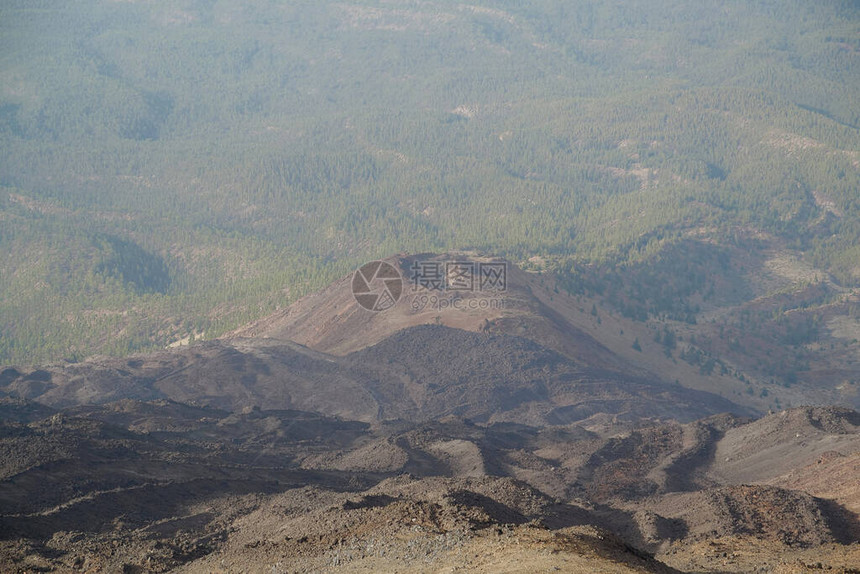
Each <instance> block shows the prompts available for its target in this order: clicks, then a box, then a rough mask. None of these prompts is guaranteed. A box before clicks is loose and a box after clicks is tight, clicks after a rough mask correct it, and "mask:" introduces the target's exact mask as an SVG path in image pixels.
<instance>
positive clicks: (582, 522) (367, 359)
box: [0, 268, 860, 572]
mask: <svg viewBox="0 0 860 574" xmlns="http://www.w3.org/2000/svg"><path fill="white" fill-rule="evenodd" d="M511 273H512V275H511V277H513V280H512V281H511V283H510V288H509V291H508V295H509V296H510V297H511V298H512V303H510V305H509V306H508V307H507V308H506V310H504V311H503V312H501V313H499V314H498V316H495V317H491V316H490V315H491V313H490V312H488V311H480V312H474V313H472V312H470V311H460V310H454V311H452V310H443V311H441V312H438V313H437V312H434V313H426V312H423V311H421V312H416V313H412V312H411V311H407V310H404V309H400V308H394V309H392V310H390V312H389V311H385V312H379V313H371V312H368V311H364V310H361V309H359V308H358V306H357V305H356V303H355V300H354V299H351V301H352V302H351V303H349V302H348V300H347V299H346V297H345V295H344V289H345V286H344V285H340V284H337V285H334V286H332V287H330V288H329V290H328V291H327V292H328V293H329V295H325V294H324V293H325V292H324V293H323V294H318V295H316V296H313V297H311V298H308V299H305V300H302V301H300V302H299V303H298V304H297V305H296V306H295V307H294V308H291V309H290V310H288V311H287V312H285V313H281V314H278V315H276V316H273V317H272V318H270V320H268V321H266V322H263V323H258V324H255V325H252V326H249V327H247V328H246V329H244V330H243V331H242V332H237V333H235V334H234V335H232V336H231V337H228V338H225V339H222V340H217V341H208V342H202V343H198V344H195V345H191V346H186V347H180V348H175V349H169V350H164V351H161V352H156V353H152V354H147V355H136V356H131V357H126V358H122V359H110V358H94V359H91V360H88V361H83V362H80V363H64V364H54V365H43V366H38V367H35V366H31V367H24V366H14V367H12V366H9V367H5V368H2V369H0V391H2V394H3V395H4V396H5V398H2V399H0V571H3V572H7V571H8V572H35V571H59V572H72V571H87V572H167V571H178V572H240V571H241V572H309V571H319V572H328V571H344V572H346V571H348V572H390V571H404V572H455V571H464V572H465V571H468V572H472V571H475V572H521V571H532V570H533V571H537V572H543V571H565V572H755V571H760V572H807V571H815V570H826V571H830V572H857V571H858V570H857V569H858V565H860V542H858V541H860V518H858V512H860V504H858V496H860V492H859V491H858V486H857V485H858V483H860V481H859V480H858V477H860V466H858V465H860V414H858V413H857V412H856V411H854V410H852V409H851V408H847V407H844V406H842V407H839V406H818V407H796V408H791V409H783V410H778V411H775V412H771V413H767V414H765V413H762V412H759V411H757V410H756V408H755V404H754V403H745V402H744V401H739V402H734V401H730V400H729V399H727V398H725V397H724V396H721V395H720V394H718V393H716V392H708V391H707V390H702V389H696V388H691V387H689V386H685V385H682V384H679V383H678V382H674V381H666V380H665V379H664V378H662V377H661V376H659V375H657V374H654V373H653V372H651V371H649V370H648V369H646V368H643V367H642V366H641V365H635V364H633V363H631V362H629V361H627V360H625V359H618V360H617V361H613V360H612V357H613V353H612V351H611V350H610V349H609V347H607V346H605V345H603V344H601V343H599V342H598V341H597V339H596V338H594V337H592V336H591V335H588V334H586V332H585V331H583V330H581V329H578V328H577V327H576V326H575V325H573V324H572V323H571V322H570V321H568V319H566V318H565V313H567V314H568V316H573V315H570V313H575V312H574V311H570V310H565V307H564V305H567V304H571V305H573V304H574V303H572V301H575V299H574V298H572V297H571V298H570V301H567V302H565V301H564V300H563V299H564V296H562V295H559V296H558V297H553V301H552V302H553V304H555V305H556V307H555V310H554V309H553V308H551V307H549V305H548V303H547V304H545V303H542V302H541V301H542V300H541V298H540V297H538V296H537V295H535V292H536V291H537V290H538V289H543V288H542V287H539V285H537V284H534V283H533V282H532V281H533V280H532V279H531V278H528V277H523V278H519V279H518V278H517V277H518V274H522V272H521V271H519V270H516V269H515V268H514V269H513V271H512V272H511ZM523 275H524V274H523ZM549 292H552V291H551V290H550V291H549ZM350 296H351V295H350ZM476 296H477V295H474V294H473V295H472V297H476ZM547 301H548V302H549V299H547ZM326 302H329V303H328V304H330V307H326V305H327V303H326ZM562 303H563V304H562ZM341 306H342V307H343V308H342V309H341ZM493 313H495V311H493ZM324 316H328V317H329V323H326V322H325V321H324V320H323V319H321V317H324ZM609 320H610V319H609V318H607V322H608V321H609ZM362 321H363V322H362ZM314 325H316V326H317V327H314ZM321 326H325V327H324V328H322V327H321ZM291 333H294V334H295V337H294V338H293V339H290V334H291ZM715 390H716V389H715Z"/></svg>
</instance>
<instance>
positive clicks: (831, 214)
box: [0, 0, 860, 363]
mask: <svg viewBox="0 0 860 574" xmlns="http://www.w3.org/2000/svg"><path fill="white" fill-rule="evenodd" d="M858 23H860V4H858V3H857V2H856V1H842V2H838V1H832V2H822V3H811V2H802V1H799V0H797V1H794V0H785V1H779V2H776V1H765V0H756V1H740V0H737V1H730V0H716V1H714V0H712V1H709V2H701V1H689V0H659V1H656V0H649V1H647V2H646V1H644V0H642V1H637V0H631V1H627V2H622V3H615V2H596V1H569V0H550V1H541V2H535V1H523V0H516V1H514V0H508V1H505V0H497V1H493V2H489V1H479V2H475V3H472V4H461V3H457V2H453V1H447V0H439V1H436V2H427V3H418V4H416V3H414V2H406V1H405V0H404V1H401V2H396V1H395V2H390V1H389V2H382V1H370V0H359V1H353V2H329V1H325V0H319V1H313V2H310V1H308V2H305V1H292V2H276V1H270V2H245V1H239V0H224V1H214V0H200V1H179V2H175V1H171V2H168V1H148V2H134V1H128V2H114V1H108V0H88V1H86V2H71V1H69V2H61V1H57V0H52V1H43V2H38V1H33V0H26V1H25V0H19V1H8V2H4V5H3V6H2V7H0V78H2V80H0V186H2V187H0V363H3V362H34V361H39V360H47V359H58V358H79V357H82V356H86V355H89V354H92V353H94V352H100V353H111V354H122V353H128V352H130V351H133V350H136V349H143V348H148V347H151V346H153V345H164V344H166V343H167V342H170V341H173V340H176V339H178V338H182V337H185V336H187V335H189V334H195V333H196V334H200V333H204V332H205V333H206V334H207V336H212V335H216V334H218V333H220V332H223V331H225V330H227V329H229V328H231V327H234V326H236V325H239V324H241V323H243V322H245V321H248V320H250V319H253V318H255V317H259V316H261V315H263V314H265V313H267V312H270V311H271V310H273V309H275V308H277V307H280V306H283V305H286V304H288V303H289V302H290V301H292V300H294V299H295V298H296V297H298V296H300V295H302V294H303V293H306V292H308V291H310V290H313V289H316V288H319V287H321V286H322V285H324V284H325V283H327V282H329V281H331V280H333V279H334V278H336V277H338V276H340V275H343V274H344V273H346V272H348V271H349V270H351V269H353V268H355V267H356V266H357V265H358V264H360V263H362V262H364V261H366V260H369V259H372V258H376V257H380V256H387V255H390V254H392V253H397V252H402V251H429V250H446V249H462V248H474V249H479V250H484V251H489V252H492V253H495V254H501V255H506V256H508V257H511V258H513V259H515V260H523V259H527V258H528V257H530V256H532V255H542V256H545V257H547V258H549V259H550V260H552V261H558V262H577V263H588V262H605V261H618V262H626V261H635V260H637V259H641V258H643V257H648V256H649V255H651V254H653V253H654V252H655V251H656V250H659V249H661V248H662V246H663V245H664V244H665V243H666V242H667V241H668V242H671V240H672V238H673V237H678V236H680V234H681V233H683V232H684V231H688V230H692V229H697V228H708V229H716V230H718V231H717V232H716V233H717V234H718V235H719V233H726V234H727V233H729V230H732V229H737V228H753V229H758V230H763V231H766V232H769V233H772V234H775V235H777V236H778V237H782V238H784V239H785V240H786V241H788V242H791V244H792V245H794V246H795V247H796V249H798V250H800V251H802V252H803V253H805V254H806V256H807V257H808V258H809V259H810V260H811V261H813V262H814V263H815V264H816V265H818V266H820V267H822V268H825V269H827V270H828V271H829V272H831V273H832V274H833V275H834V277H835V278H836V279H837V280H838V281H840V282H842V283H844V284H846V285H849V284H850V285H857V284H860V264H858V261H860V193H858V190H860V169H858V165H860V128H858V126H860V105H858V103H860V102H858V98H857V94H860V73H858V72H860V26H858ZM720 230H721V231H720Z"/></svg>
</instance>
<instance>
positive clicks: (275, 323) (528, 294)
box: [223, 253, 644, 375]
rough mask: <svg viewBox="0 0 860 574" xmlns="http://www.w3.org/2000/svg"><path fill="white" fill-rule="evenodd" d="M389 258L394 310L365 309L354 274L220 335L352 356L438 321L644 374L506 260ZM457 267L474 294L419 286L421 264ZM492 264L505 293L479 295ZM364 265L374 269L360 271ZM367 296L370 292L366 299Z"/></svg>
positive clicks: (370, 301)
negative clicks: (467, 271)
mask: <svg viewBox="0 0 860 574" xmlns="http://www.w3.org/2000/svg"><path fill="white" fill-rule="evenodd" d="M384 261H385V262H386V263H388V264H390V265H391V266H392V267H394V268H396V269H398V270H399V271H400V273H401V276H402V278H403V285H402V286H403V289H402V293H401V294H400V297H399V300H398V301H397V303H396V304H395V305H394V306H393V307H391V308H389V309H386V310H384V311H380V312H374V311H370V310H368V309H367V308H366V307H368V306H369V307H373V305H374V304H376V301H377V295H376V291H377V290H374V289H373V288H372V287H373V286H371V285H367V284H365V281H364V278H363V277H360V278H358V279H357V276H356V274H355V273H351V274H349V275H347V276H345V277H342V278H341V279H339V280H338V281H335V282H334V283H332V284H331V285H329V286H328V287H326V288H325V289H323V290H321V291H318V292H316V293H313V294H311V295H308V296H306V297H304V298H302V299H300V300H298V301H296V302H295V303H294V304H292V305H291V306H290V307H289V308H287V309H285V310H283V311H279V312H277V313H275V314H273V315H270V316H268V317H266V318H264V319H261V320H259V321H256V322H254V323H252V324H250V325H248V326H246V327H242V328H241V329H238V330H236V331H233V332H231V333H228V334H226V335H225V336H224V337H223V338H224V339H234V338H240V337H252V338H273V339H281V340H290V341H295V342H297V343H300V344H302V345H305V346H307V347H310V348H311V349H314V350H316V351H322V352H326V353H331V354H334V355H347V354H349V353H351V352H354V351H357V350H360V349H364V348H366V347H369V346H371V345H373V344H375V343H378V342H380V341H382V340H384V339H386V338H388V337H389V336H391V335H393V334H394V333H396V332H398V331H400V330H402V329H405V328H407V327H413V326H416V325H431V324H440V325H445V326H446V327H454V328H458V329H464V330H466V331H483V332H494V333H506V334H512V335H519V336H523V337H527V338H529V339H531V340H533V341H536V342H538V343H540V344H541V345H544V346H546V347H548V348H550V349H553V350H555V351H558V352H560V353H562V354H564V355H566V356H568V357H570V358H572V359H574V360H576V361H577V362H579V363H581V364H585V365H588V366H592V367H598V368H611V369H613V370H616V371H618V370H623V371H627V372H631V373H632V372H636V373H637V374H639V375H642V374H644V373H642V372H641V371H639V370H638V369H636V368H635V367H633V366H631V365H629V364H627V363H626V362H624V361H623V359H621V358H620V357H618V356H617V355H615V354H613V353H612V352H611V351H610V350H608V349H607V348H606V347H604V346H603V345H601V344H600V343H599V342H597V341H596V340H595V339H594V338H592V337H591V336H590V335H588V334H586V333H585V332H583V331H582V330H580V329H579V328H577V327H575V326H574V325H573V324H571V323H570V322H569V321H567V320H566V319H565V318H564V317H563V315H562V314H561V313H559V312H557V311H555V310H554V309H552V308H550V307H549V306H548V305H546V304H545V303H544V302H542V301H541V300H540V299H538V297H536V296H535V295H534V293H533V289H536V288H537V285H538V282H539V281H540V278H541V276H540V275H536V274H533V273H527V272H525V271H523V270H521V269H520V268H518V267H517V266H515V265H513V264H512V263H510V262H507V261H505V260H503V259H498V258H491V257H480V256H476V255H464V254H456V253H452V254H442V255H432V254H423V255H409V256H395V257H389V258H388V259H385V260H384ZM458 262H459V263H465V264H467V265H471V266H472V269H473V270H474V277H473V279H474V281H473V283H472V285H471V286H472V290H454V289H448V290H447V291H440V290H435V289H427V288H425V287H424V286H422V283H429V282H430V280H429V279H428V275H426V274H422V272H421V271H419V269H421V268H422V266H429V268H433V267H435V266H436V265H438V268H439V269H440V271H441V272H442V273H443V275H444V272H445V269H446V267H445V266H446V264H453V263H458ZM488 264H494V265H497V266H503V267H504V269H505V277H504V279H505V281H504V288H503V289H500V288H498V287H496V288H492V287H486V288H485V289H483V290H481V288H480V284H479V283H480V278H479V277H478V276H477V273H478V266H479V265H488ZM365 268H367V269H366V270H369V271H373V270H374V269H375V268H373V269H371V268H369V267H368V266H364V267H362V269H365ZM365 275H366V273H365ZM385 281H390V278H386V279H385ZM356 284H358V285H359V291H360V292H359V293H358V294H357V295H356V294H354V291H355V288H356ZM379 291H380V292H381V290H379ZM370 292H373V294H370V295H368V293H370ZM357 297H358V298H359V299H360V300H361V303H363V305H362V304H360V303H359V301H358V300H357ZM559 297H565V296H564V295H559ZM365 299H366V301H365ZM434 302H435V304H434Z"/></svg>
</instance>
